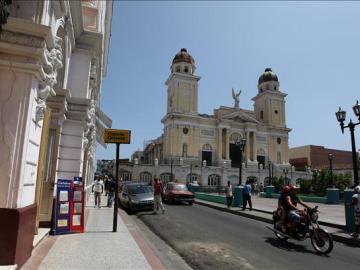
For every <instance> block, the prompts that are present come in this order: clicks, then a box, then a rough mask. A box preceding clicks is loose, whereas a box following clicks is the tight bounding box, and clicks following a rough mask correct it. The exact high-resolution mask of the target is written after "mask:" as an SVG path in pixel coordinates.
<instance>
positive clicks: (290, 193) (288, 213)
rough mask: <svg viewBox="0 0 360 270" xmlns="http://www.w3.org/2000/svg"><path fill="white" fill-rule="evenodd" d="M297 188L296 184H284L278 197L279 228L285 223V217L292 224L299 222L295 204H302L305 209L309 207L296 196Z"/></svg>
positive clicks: (282, 227)
mask: <svg viewBox="0 0 360 270" xmlns="http://www.w3.org/2000/svg"><path fill="white" fill-rule="evenodd" d="M297 190H298V188H297V187H296V186H286V187H284V189H283V192H282V194H281V196H280V198H279V204H280V205H281V207H282V209H283V210H284V211H282V212H283V213H282V215H281V219H282V226H281V229H282V230H283V229H286V228H284V226H283V224H285V219H286V217H288V218H289V220H290V221H292V222H293V223H294V224H297V223H300V220H301V218H300V215H299V211H300V210H299V209H298V208H297V204H298V203H299V204H300V205H302V206H304V207H305V208H307V209H311V207H310V206H308V205H307V204H305V203H304V202H303V201H302V200H301V199H300V198H299V197H298V196H296V193H297Z"/></svg>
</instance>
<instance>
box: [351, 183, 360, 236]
mask: <svg viewBox="0 0 360 270" xmlns="http://www.w3.org/2000/svg"><path fill="white" fill-rule="evenodd" d="M351 205H352V206H354V210H355V232H354V233H352V234H351V235H352V236H353V237H355V238H358V237H359V234H360V186H356V187H355V194H354V195H353V196H352V201H351Z"/></svg>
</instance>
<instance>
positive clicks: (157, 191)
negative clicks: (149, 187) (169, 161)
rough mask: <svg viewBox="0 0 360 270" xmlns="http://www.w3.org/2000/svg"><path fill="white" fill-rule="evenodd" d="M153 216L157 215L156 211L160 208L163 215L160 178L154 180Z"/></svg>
mask: <svg viewBox="0 0 360 270" xmlns="http://www.w3.org/2000/svg"><path fill="white" fill-rule="evenodd" d="M154 180H155V181H154V214H157V210H159V208H161V210H162V213H163V214H164V213H165V207H164V205H163V204H162V199H161V195H162V193H163V185H162V182H161V180H160V178H155V179H154Z"/></svg>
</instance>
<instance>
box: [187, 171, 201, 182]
mask: <svg viewBox="0 0 360 270" xmlns="http://www.w3.org/2000/svg"><path fill="white" fill-rule="evenodd" d="M199 179H200V175H198V174H196V173H191V174H190V173H189V174H188V175H187V176H186V182H189V183H194V182H195V181H196V182H199Z"/></svg>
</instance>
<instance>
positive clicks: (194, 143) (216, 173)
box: [120, 48, 306, 186]
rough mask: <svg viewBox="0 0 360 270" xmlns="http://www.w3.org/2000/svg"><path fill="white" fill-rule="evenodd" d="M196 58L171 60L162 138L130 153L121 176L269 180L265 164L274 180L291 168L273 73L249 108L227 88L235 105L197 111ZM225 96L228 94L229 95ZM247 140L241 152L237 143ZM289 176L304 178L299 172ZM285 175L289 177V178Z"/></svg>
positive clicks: (205, 181) (208, 181) (183, 54)
mask: <svg viewBox="0 0 360 270" xmlns="http://www.w3.org/2000/svg"><path fill="white" fill-rule="evenodd" d="M195 69H196V66H195V60H194V58H193V57H192V56H191V55H190V54H189V53H188V51H187V50H186V49H184V48H183V49H181V50H180V52H178V53H177V54H176V55H175V57H174V58H173V60H172V63H171V68H170V70H171V72H170V75H169V77H168V79H167V80H166V82H165V84H166V85H167V104H166V106H167V113H166V115H165V116H164V117H163V118H162V119H161V122H162V123H163V125H164V128H163V131H164V132H163V134H161V136H159V137H158V138H156V139H154V140H151V141H149V142H147V143H146V146H145V147H144V151H143V152H138V151H137V152H136V153H134V154H133V160H132V161H133V165H131V164H130V165H127V166H125V165H124V166H120V170H121V174H126V175H129V174H130V175H132V178H133V179H138V180H140V181H147V179H149V178H151V177H153V176H155V175H157V176H160V178H162V180H163V181H169V180H170V179H171V178H172V179H175V178H176V179H178V180H179V181H197V182H198V183H200V184H202V185H215V186H216V185H225V183H226V182H227V181H228V180H230V181H231V182H232V183H233V184H237V183H238V182H239V169H238V168H239V167H240V166H242V167H243V176H242V179H243V182H245V181H246V180H250V181H255V182H258V183H260V182H264V183H265V184H266V183H267V181H268V166H269V164H270V166H271V167H272V168H274V170H275V174H274V175H275V176H280V175H281V174H283V171H284V170H285V169H287V171H290V170H291V166H290V164H289V147H288V138H289V132H290V131H291V129H289V128H288V127H287V125H286V123H285V97H286V96H287V94H286V93H284V92H283V91H281V90H280V83H279V80H278V77H277V75H276V74H275V73H274V72H273V71H272V70H271V69H270V68H267V69H265V71H264V73H262V74H261V75H260V77H259V80H258V83H257V91H256V92H255V93H254V94H255V97H254V98H253V99H252V100H253V101H254V110H246V109H242V108H241V107H240V94H241V91H239V92H237V91H234V90H232V97H233V99H234V106H233V107H227V106H220V107H219V108H217V109H215V110H214V113H213V115H207V114H201V113H199V112H198V83H199V81H200V79H201V78H200V77H199V76H197V75H195ZM229 95H231V93H230V91H229ZM241 139H246V147H245V150H244V151H243V153H242V155H243V156H242V164H240V149H239V147H238V146H237V142H238V141H240V140H241ZM291 173H292V174H293V175H292V176H293V177H294V178H296V177H301V178H304V174H306V173H304V172H302V173H300V174H301V175H300V174H296V172H293V171H292V170H291ZM289 176H290V174H289Z"/></svg>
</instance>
